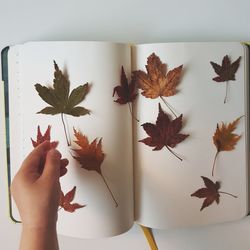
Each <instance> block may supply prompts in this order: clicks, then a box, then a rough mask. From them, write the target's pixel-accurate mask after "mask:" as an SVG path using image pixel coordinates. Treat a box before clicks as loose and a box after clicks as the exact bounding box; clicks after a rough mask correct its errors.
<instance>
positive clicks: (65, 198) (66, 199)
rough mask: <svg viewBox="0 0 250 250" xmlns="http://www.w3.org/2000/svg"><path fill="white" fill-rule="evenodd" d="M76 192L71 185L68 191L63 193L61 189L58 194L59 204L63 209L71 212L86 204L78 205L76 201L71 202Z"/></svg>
mask: <svg viewBox="0 0 250 250" xmlns="http://www.w3.org/2000/svg"><path fill="white" fill-rule="evenodd" d="M75 193H76V186H74V187H73V189H72V190H70V191H69V192H68V193H66V194H65V195H64V193H63V191H61V194H60V200H59V206H60V208H59V209H61V208H63V209H64V210H65V211H67V212H70V213H73V212H75V210H76V209H79V208H83V207H85V206H86V205H80V204H78V203H71V202H72V201H73V200H74V197H75Z"/></svg>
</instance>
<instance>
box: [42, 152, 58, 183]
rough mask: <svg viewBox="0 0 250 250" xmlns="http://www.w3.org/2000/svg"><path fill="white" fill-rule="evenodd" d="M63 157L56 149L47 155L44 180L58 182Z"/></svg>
mask: <svg viewBox="0 0 250 250" xmlns="http://www.w3.org/2000/svg"><path fill="white" fill-rule="evenodd" d="M61 157H62V155H61V154H60V152H59V151H58V150H56V149H51V150H49V151H48V153H47V155H46V161H45V165H44V169H43V173H42V178H47V179H50V180H58V179H59V177H60V159H61Z"/></svg>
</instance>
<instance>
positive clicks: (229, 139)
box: [212, 116, 242, 176]
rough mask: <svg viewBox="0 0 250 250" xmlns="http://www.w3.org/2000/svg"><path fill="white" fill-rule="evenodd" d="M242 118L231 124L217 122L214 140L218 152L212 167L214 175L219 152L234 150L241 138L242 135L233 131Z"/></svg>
mask: <svg viewBox="0 0 250 250" xmlns="http://www.w3.org/2000/svg"><path fill="white" fill-rule="evenodd" d="M241 118H242V116H241V117H239V118H237V119H236V120H235V121H233V122H232V123H229V124H225V123H224V122H222V123H221V125H219V124H218V123H217V127H216V131H215V133H214V135H213V142H214V145H215V146H216V149H217V152H216V154H215V157H214V162H213V168H212V176H214V170H215V162H216V159H217V156H218V154H219V153H220V152H221V151H232V150H234V148H235V146H236V144H237V142H238V141H239V139H240V138H241V135H238V134H235V133H233V131H234V130H235V129H236V127H237V125H238V123H239V120H240V119H241Z"/></svg>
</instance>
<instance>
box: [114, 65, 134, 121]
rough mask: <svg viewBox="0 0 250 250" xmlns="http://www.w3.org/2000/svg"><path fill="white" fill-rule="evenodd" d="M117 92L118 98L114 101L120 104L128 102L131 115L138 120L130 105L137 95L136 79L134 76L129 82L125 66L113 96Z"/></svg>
mask: <svg viewBox="0 0 250 250" xmlns="http://www.w3.org/2000/svg"><path fill="white" fill-rule="evenodd" d="M115 94H117V96H118V98H117V99H116V100H114V102H117V103H119V104H128V106H129V111H130V114H131V116H132V117H133V118H134V119H135V120H136V121H138V119H137V118H136V117H134V116H133V112H132V108H131V106H130V102H131V103H132V102H133V101H134V100H135V98H136V96H137V93H136V85H135V79H134V77H132V79H131V81H130V83H128V79H127V76H126V74H125V71H124V68H123V66H122V69H121V80H120V85H118V86H116V87H114V89H113V96H114V95H115ZM138 122H139V121H138Z"/></svg>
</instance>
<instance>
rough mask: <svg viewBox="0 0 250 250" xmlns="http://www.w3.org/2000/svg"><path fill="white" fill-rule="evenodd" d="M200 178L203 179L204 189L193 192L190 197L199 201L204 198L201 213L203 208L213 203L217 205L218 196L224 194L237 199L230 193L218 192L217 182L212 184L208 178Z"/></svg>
mask: <svg viewBox="0 0 250 250" xmlns="http://www.w3.org/2000/svg"><path fill="white" fill-rule="evenodd" d="M201 178H202V179H203V182H204V184H205V187H204V188H200V189H198V190H197V191H195V192H194V193H193V194H191V196H192V197H197V198H200V199H202V198H205V200H204V201H203V203H202V206H201V209H200V211H202V210H203V209H204V208H206V207H208V206H210V205H212V204H213V202H214V201H215V202H216V203H217V204H219V202H220V194H226V195H230V196H232V197H234V198H237V197H236V196H234V195H232V194H230V193H227V192H223V191H219V190H220V188H221V184H220V182H219V181H216V182H213V181H212V180H210V179H209V178H207V177H205V176H201Z"/></svg>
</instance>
